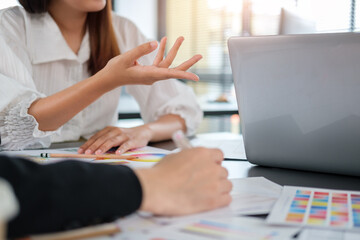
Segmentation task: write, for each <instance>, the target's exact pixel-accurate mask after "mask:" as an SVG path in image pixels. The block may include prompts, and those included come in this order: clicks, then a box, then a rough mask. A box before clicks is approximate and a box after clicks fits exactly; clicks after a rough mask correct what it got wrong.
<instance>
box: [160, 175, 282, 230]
mask: <svg viewBox="0 0 360 240" xmlns="http://www.w3.org/2000/svg"><path fill="white" fill-rule="evenodd" d="M231 182H232V184H233V190H232V192H231V196H232V198H233V200H232V202H231V204H230V205H229V206H227V207H224V208H220V209H215V210H212V211H208V212H204V213H199V214H193V215H189V216H183V217H154V219H155V220H156V221H157V222H158V223H160V224H169V223H173V222H177V221H183V220H189V219H199V218H209V217H230V216H237V215H255V214H267V213H269V212H270V210H271V208H272V207H273V205H274V204H275V202H276V200H277V198H278V197H279V196H280V193H281V189H282V187H281V186H280V185H278V184H276V183H273V182H271V181H269V180H268V179H266V178H264V177H252V178H238V179H231Z"/></svg>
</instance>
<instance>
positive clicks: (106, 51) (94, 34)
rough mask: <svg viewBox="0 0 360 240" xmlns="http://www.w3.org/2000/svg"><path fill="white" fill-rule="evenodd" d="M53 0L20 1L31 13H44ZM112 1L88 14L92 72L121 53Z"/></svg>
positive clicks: (98, 69)
mask: <svg viewBox="0 0 360 240" xmlns="http://www.w3.org/2000/svg"><path fill="white" fill-rule="evenodd" d="M50 1H51V0H19V3H20V4H21V5H22V6H23V7H24V8H25V10H26V11H27V12H29V13H44V12H47V11H48V6H49V3H50ZM111 11H112V7H111V1H110V0H107V1H106V6H105V8H104V9H102V10H101V11H99V12H90V13H88V16H87V20H86V22H87V25H88V28H89V38H90V59H89V62H88V69H89V71H90V72H91V74H95V73H97V72H98V71H100V70H101V69H102V68H103V67H105V65H106V64H107V62H108V61H109V60H110V59H111V58H113V57H115V56H117V55H119V54H120V50H119V46H118V44H117V41H116V36H115V33H114V29H113V25H112V17H111V14H112V12H111Z"/></svg>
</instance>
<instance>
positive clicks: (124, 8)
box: [0, 0, 157, 39]
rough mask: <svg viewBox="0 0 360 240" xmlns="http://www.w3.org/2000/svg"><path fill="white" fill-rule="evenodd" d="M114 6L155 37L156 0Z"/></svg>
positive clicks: (127, 1)
mask: <svg viewBox="0 0 360 240" xmlns="http://www.w3.org/2000/svg"><path fill="white" fill-rule="evenodd" d="M0 1H2V0H0ZM114 7H115V12H116V13H118V14H119V15H121V16H124V17H126V18H128V19H130V20H131V21H133V22H134V23H135V24H136V25H137V26H138V28H140V30H141V31H142V33H143V34H145V36H146V37H148V38H150V39H156V38H157V0H115V6H114Z"/></svg>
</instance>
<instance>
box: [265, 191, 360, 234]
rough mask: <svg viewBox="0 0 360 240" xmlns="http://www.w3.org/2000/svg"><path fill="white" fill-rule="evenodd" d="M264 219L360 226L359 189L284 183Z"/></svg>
mask: <svg viewBox="0 0 360 240" xmlns="http://www.w3.org/2000/svg"><path fill="white" fill-rule="evenodd" d="M267 221H268V223H274V224H287V225H306V226H313V227H327V228H335V229H336V228H337V229H356V230H360V192H351V191H339V190H331V189H319V188H302V187H290V186H285V187H284V189H283V191H282V193H281V196H280V198H279V199H278V201H277V202H276V204H275V206H274V208H273V209H272V211H271V213H270V215H269V217H268V219H267Z"/></svg>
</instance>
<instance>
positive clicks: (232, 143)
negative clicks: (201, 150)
mask: <svg viewBox="0 0 360 240" xmlns="http://www.w3.org/2000/svg"><path fill="white" fill-rule="evenodd" d="M190 142H191V144H192V145H193V146H195V147H200V146H201V147H208V148H220V149H221V151H223V153H224V157H225V158H226V159H246V154H245V147H244V141H243V138H242V135H238V134H232V133H221V134H219V133H216V134H211V133H207V134H199V135H197V136H196V138H195V139H192V140H191V141H190Z"/></svg>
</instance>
